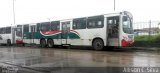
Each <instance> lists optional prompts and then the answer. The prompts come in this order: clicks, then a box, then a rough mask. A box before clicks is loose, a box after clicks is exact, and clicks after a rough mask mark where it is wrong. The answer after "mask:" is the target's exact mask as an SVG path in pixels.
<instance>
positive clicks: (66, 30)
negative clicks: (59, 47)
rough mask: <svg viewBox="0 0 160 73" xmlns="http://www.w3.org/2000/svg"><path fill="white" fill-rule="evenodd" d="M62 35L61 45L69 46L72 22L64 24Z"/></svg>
mask: <svg viewBox="0 0 160 73" xmlns="http://www.w3.org/2000/svg"><path fill="white" fill-rule="evenodd" d="M61 27H62V34H61V43H62V44H69V42H68V39H69V36H68V34H69V32H70V21H67V22H62V26H61Z"/></svg>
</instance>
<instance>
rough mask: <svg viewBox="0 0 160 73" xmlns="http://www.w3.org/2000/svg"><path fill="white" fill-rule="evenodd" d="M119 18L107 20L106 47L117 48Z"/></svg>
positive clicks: (114, 17)
mask: <svg viewBox="0 0 160 73" xmlns="http://www.w3.org/2000/svg"><path fill="white" fill-rule="evenodd" d="M119 23H120V22H119V16H113V17H108V18H107V45H108V46H119V45H120V44H119Z"/></svg>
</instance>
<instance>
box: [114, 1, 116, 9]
mask: <svg viewBox="0 0 160 73" xmlns="http://www.w3.org/2000/svg"><path fill="white" fill-rule="evenodd" d="M115 10H116V2H115V0H114V11H115Z"/></svg>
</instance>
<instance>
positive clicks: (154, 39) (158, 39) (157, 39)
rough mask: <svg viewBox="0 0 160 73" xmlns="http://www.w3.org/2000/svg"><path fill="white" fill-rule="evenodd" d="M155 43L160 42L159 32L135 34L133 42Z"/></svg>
mask: <svg viewBox="0 0 160 73" xmlns="http://www.w3.org/2000/svg"><path fill="white" fill-rule="evenodd" d="M136 42H139V43H157V42H160V34H159V35H150V36H149V35H143V36H136V37H135V43H136Z"/></svg>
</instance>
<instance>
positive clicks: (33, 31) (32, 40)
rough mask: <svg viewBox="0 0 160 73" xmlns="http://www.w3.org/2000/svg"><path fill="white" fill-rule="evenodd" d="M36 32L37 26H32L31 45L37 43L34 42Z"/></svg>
mask: <svg viewBox="0 0 160 73" xmlns="http://www.w3.org/2000/svg"><path fill="white" fill-rule="evenodd" d="M35 30H36V29H35V25H31V26H30V32H31V34H30V38H31V39H30V43H32V44H33V43H35V42H34V34H35Z"/></svg>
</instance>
